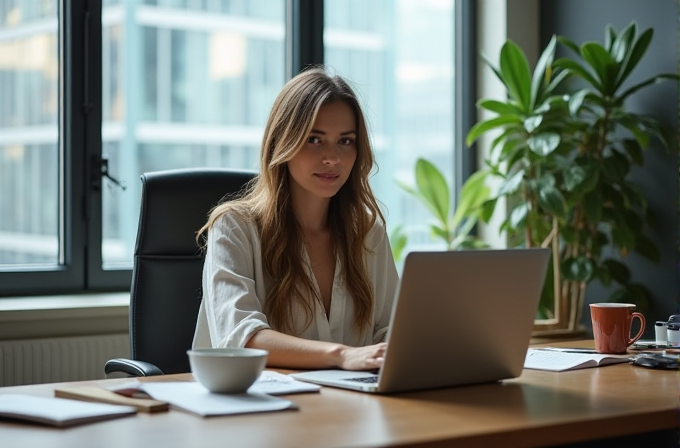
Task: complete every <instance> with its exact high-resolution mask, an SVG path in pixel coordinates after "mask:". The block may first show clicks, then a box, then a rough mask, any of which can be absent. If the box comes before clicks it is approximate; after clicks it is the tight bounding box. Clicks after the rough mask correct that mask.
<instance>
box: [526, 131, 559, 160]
mask: <svg viewBox="0 0 680 448" xmlns="http://www.w3.org/2000/svg"><path fill="white" fill-rule="evenodd" d="M527 144H528V145H529V148H530V149H531V150H532V151H533V152H535V153H536V154H538V155H540V156H547V155H548V154H550V153H552V152H553V151H554V150H555V149H557V147H558V146H559V145H560V135H559V134H557V133H554V132H546V133H543V134H537V135H532V136H531V137H529V138H528V139H527Z"/></svg>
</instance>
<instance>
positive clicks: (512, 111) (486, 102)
mask: <svg viewBox="0 0 680 448" xmlns="http://www.w3.org/2000/svg"><path fill="white" fill-rule="evenodd" d="M477 106H478V107H481V108H482V109H486V110H490V111H491V112H496V113H497V114H499V115H517V116H518V117H519V116H520V114H521V113H522V111H521V110H519V109H518V108H516V107H515V106H514V105H512V104H510V103H504V102H501V101H498V100H490V99H482V100H479V101H478V102H477Z"/></svg>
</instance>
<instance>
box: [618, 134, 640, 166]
mask: <svg viewBox="0 0 680 448" xmlns="http://www.w3.org/2000/svg"><path fill="white" fill-rule="evenodd" d="M623 147H624V148H625V150H626V152H627V153H628V155H629V156H630V158H631V160H632V161H633V163H635V164H636V165H642V163H643V161H644V159H643V158H642V147H641V146H640V143H639V142H638V141H637V140H632V139H626V140H624V141H623Z"/></svg>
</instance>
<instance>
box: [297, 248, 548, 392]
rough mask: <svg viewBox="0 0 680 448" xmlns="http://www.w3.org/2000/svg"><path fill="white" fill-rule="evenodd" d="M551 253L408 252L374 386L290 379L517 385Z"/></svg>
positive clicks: (397, 388)
mask: <svg viewBox="0 0 680 448" xmlns="http://www.w3.org/2000/svg"><path fill="white" fill-rule="evenodd" d="M549 253H550V251H549V250H548V249H540V248H537V249H488V250H467V251H440V252H410V253H409V254H408V255H407V256H406V259H405V261H404V267H403V271H402V276H401V279H400V283H399V287H398V289H397V297H396V302H395V306H394V308H393V310H392V317H391V322H390V328H389V331H388V335H387V341H388V346H387V352H386V354H385V360H384V363H383V366H382V368H381V369H380V372H379V375H378V381H377V385H369V384H366V383H365V382H363V381H355V378H357V377H366V376H371V374H370V373H367V372H361V373H359V372H346V371H319V372H303V373H301V374H295V375H293V376H294V377H296V378H297V379H300V380H305V381H311V382H316V383H318V384H324V385H330V386H337V387H345V388H351V389H356V390H362V391H367V392H379V393H392V392H404V391H413V390H422V389H432V388H440V387H450V386H461V385H467V384H475V383H487V382H494V381H500V380H503V379H508V378H515V377H517V376H519V375H520V374H521V372H522V368H523V365H524V358H525V356H526V351H527V348H528V346H529V342H530V339H531V331H532V329H533V323H534V318H535V315H536V310H537V309H538V302H539V299H540V295H541V290H542V288H543V282H544V279H545V272H546V267H547V264H548V257H549ZM336 380H339V381H336Z"/></svg>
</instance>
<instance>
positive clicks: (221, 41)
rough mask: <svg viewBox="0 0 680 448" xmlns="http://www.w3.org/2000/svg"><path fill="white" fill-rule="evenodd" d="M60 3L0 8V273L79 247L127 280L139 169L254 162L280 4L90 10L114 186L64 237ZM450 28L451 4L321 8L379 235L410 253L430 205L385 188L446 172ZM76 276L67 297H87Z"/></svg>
mask: <svg viewBox="0 0 680 448" xmlns="http://www.w3.org/2000/svg"><path fill="white" fill-rule="evenodd" d="M63 8H64V7H63V3H62V2H61V1H59V0H4V1H3V2H2V3H1V4H0V275H2V274H3V273H4V274H6V275H11V274H12V273H14V272H19V271H21V272H26V271H32V270H41V269H42V270H50V269H55V270H58V268H59V267H60V266H63V265H67V264H68V263H69V256H68V254H69V253H79V251H84V250H86V247H88V246H92V245H98V246H101V269H102V271H104V272H109V271H110V272H114V271H122V272H124V271H129V270H130V269H131V266H132V253H133V249H134V242H135V235H136V229H137V219H138V209H139V197H140V187H141V184H140V182H139V176H140V175H141V174H142V173H144V172H148V171H157V170H165V169H173V168H184V167H199V166H214V167H229V168H251V169H259V166H258V162H259V145H260V140H261V137H262V131H263V128H264V124H265V122H266V119H267V114H268V113H269V109H270V107H271V105H272V103H273V101H274V98H275V96H276V94H277V93H278V92H279V90H280V89H281V87H282V86H283V84H284V83H285V81H286V73H285V66H286V60H285V58H286V51H285V42H286V1H285V0H185V1H180V0H175V1H173V0H118V1H114V0H108V1H106V0H105V1H103V3H102V6H101V98H96V99H94V100H92V101H91V104H92V106H93V107H99V108H101V148H100V150H101V156H102V157H103V158H105V159H106V160H107V161H108V173H109V174H110V175H111V176H112V177H113V178H114V179H115V180H116V181H117V182H119V183H120V185H123V186H125V189H123V188H121V186H120V185H119V184H117V183H116V182H114V181H111V180H110V179H102V186H101V193H102V194H101V205H100V207H97V208H95V209H94V210H97V211H100V215H101V216H99V215H97V216H95V217H94V220H95V221H96V222H97V223H98V225H99V226H100V232H84V233H85V235H80V234H78V235H76V237H69V234H68V232H65V231H64V229H65V228H67V223H68V216H67V213H66V212H65V210H68V207H79V206H80V204H77V198H76V199H72V200H71V201H70V202H69V201H64V199H63V198H64V197H68V195H69V188H68V187H67V185H68V183H67V182H64V178H65V177H66V178H68V176H70V175H72V173H74V170H75V173H76V174H77V172H78V170H77V168H76V167H77V166H78V165H77V164H73V165H71V163H72V158H73V157H76V156H77V155H76V154H75V153H74V152H73V153H71V152H69V151H71V148H70V147H68V144H64V145H62V146H63V148H62V147H61V146H60V141H61V140H60V137H62V135H61V133H62V132H64V131H63V127H62V126H61V123H64V122H66V121H68V119H69V116H68V114H77V113H79V112H80V111H79V110H78V106H80V105H74V106H73V108H72V109H73V110H70V111H64V107H63V104H64V98H63V92H62V91H61V90H60V86H62V85H63V81H64V80H63V79H62V77H63V76H64V73H65V72H64V71H60V69H59V67H60V63H62V62H63V58H64V53H63V52H62V50H61V49H60V44H59V33H60V30H61V31H63V29H62V27H64V26H66V25H65V23H66V22H65V19H64V13H63ZM76 16H77V15H76ZM92 20H99V17H96V18H93V19H92ZM453 27H454V0H371V1H365V0H326V1H325V3H324V33H323V41H324V42H323V44H324V53H325V61H324V62H325V63H326V64H327V65H328V66H329V67H330V68H331V70H333V71H335V72H336V73H338V74H340V75H342V76H345V77H347V78H349V79H350V81H352V83H353V85H354V86H355V88H356V89H357V91H358V93H359V94H360V97H361V99H362V103H363V106H364V108H365V110H366V113H367V118H368V120H369V123H370V127H371V131H372V135H373V143H374V148H375V150H376V154H377V161H378V164H379V170H378V172H377V173H376V175H375V176H374V177H373V179H372V183H373V187H374V190H375V193H376V195H377V197H378V199H379V200H380V201H381V202H382V203H383V204H384V206H385V211H386V217H387V220H388V228H389V229H392V228H394V227H395V226H396V225H400V224H403V225H405V228H406V230H407V232H408V233H409V236H410V241H411V245H410V246H409V248H410V249H415V248H424V247H433V248H439V243H437V242H436V240H433V239H432V238H431V237H430V235H429V230H428V226H427V222H428V220H429V215H428V212H427V211H426V210H425V209H424V208H423V207H422V206H421V205H420V204H418V203H417V201H416V200H415V199H413V198H411V197H409V196H408V195H407V194H406V193H404V192H403V191H401V190H400V189H399V188H398V187H397V184H396V182H395V180H396V179H401V180H403V181H406V182H413V168H414V165H415V160H416V159H417V158H418V157H426V158H427V159H429V160H431V161H432V162H434V163H435V164H437V165H438V166H439V167H440V168H441V169H442V171H443V172H444V173H445V175H446V176H447V178H448V179H449V180H452V177H453V173H454V162H453V161H454V137H455V136H454V118H455V117H454V102H455V98H454V76H455V73H454V72H455V71H454V48H455V46H454V29H453ZM67 51H68V49H67ZM83 88H85V87H83ZM62 149H63V151H62ZM97 149H99V148H97ZM89 150H90V148H87V149H86V154H85V156H86V157H87V156H88V154H87V151H89ZM64 204H67V205H66V206H64ZM69 204H70V205H69ZM86 258H87V257H86ZM84 266H86V264H84ZM83 270H85V271H87V268H86V267H83ZM87 276H88V274H87V272H85V274H83V278H84V280H83V282H82V283H83V284H82V287H81V288H76V289H88V288H92V286H91V282H88V280H87ZM0 278H4V277H0ZM27 278H29V279H30V277H27ZM2 283H3V282H2V281H0V294H2V293H3V286H2ZM119 283H120V284H119V285H118V288H119V289H121V290H124V289H125V287H126V285H125V282H124V281H122V282H119ZM128 284H129V283H128ZM17 289H18V290H21V289H22V288H21V287H19V288H18V287H17V286H16V285H14V287H13V290H17ZM25 289H26V290H27V291H30V290H31V285H30V284H27V285H26V288H25ZM71 289H73V288H71Z"/></svg>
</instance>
